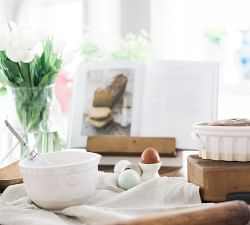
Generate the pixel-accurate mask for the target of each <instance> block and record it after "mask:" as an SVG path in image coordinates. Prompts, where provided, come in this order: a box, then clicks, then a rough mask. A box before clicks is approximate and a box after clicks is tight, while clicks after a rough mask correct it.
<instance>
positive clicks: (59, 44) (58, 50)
mask: <svg viewBox="0 0 250 225" xmlns="http://www.w3.org/2000/svg"><path fill="white" fill-rule="evenodd" d="M52 44H53V52H54V53H55V54H58V55H60V54H62V52H63V49H64V48H65V45H66V43H65V41H63V40H62V39H59V38H53V43H52Z"/></svg>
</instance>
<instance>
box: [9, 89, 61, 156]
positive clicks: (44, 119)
mask: <svg viewBox="0 0 250 225" xmlns="http://www.w3.org/2000/svg"><path fill="white" fill-rule="evenodd" d="M9 96H10V103H11V105H12V106H11V108H12V109H13V110H12V113H14V115H15V116H14V117H15V118H16V119H17V123H18V125H19V126H18V127H19V128H21V132H22V134H23V136H24V138H26V140H27V142H28V143H29V144H30V146H33V148H36V150H37V151H38V152H39V153H47V152H53V151H58V150H60V149H61V142H60V138H59V135H58V127H57V126H56V124H58V123H57V120H58V118H60V116H59V114H60V107H59V104H58V103H57V101H56V97H55V94H54V85H49V86H45V87H16V88H9ZM22 153H25V151H23V152H22Z"/></svg>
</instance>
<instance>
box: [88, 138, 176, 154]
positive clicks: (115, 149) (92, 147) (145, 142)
mask: <svg viewBox="0 0 250 225" xmlns="http://www.w3.org/2000/svg"><path fill="white" fill-rule="evenodd" d="M147 147H153V148H155V149H157V150H158V152H159V153H160V154H163V155H166V156H176V149H175V138H173V137H127V136H89V137H88V139H87V146H86V149H87V150H88V151H90V152H99V153H112V154H113V153H118V154H119V153H122V154H124V153H141V152H143V150H144V149H146V148H147Z"/></svg>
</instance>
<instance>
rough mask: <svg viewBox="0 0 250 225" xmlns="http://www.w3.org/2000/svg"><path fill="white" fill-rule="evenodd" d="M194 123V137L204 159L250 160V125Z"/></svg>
mask: <svg viewBox="0 0 250 225" xmlns="http://www.w3.org/2000/svg"><path fill="white" fill-rule="evenodd" d="M206 124H207V123H196V124H194V125H193V126H192V127H193V131H192V139H193V140H194V146H195V148H196V149H198V150H199V154H200V157H201V158H203V159H213V160H225V161H250V126H240V127H239V126H208V125H206Z"/></svg>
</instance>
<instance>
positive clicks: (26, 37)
mask: <svg viewBox="0 0 250 225" xmlns="http://www.w3.org/2000/svg"><path fill="white" fill-rule="evenodd" d="M11 41H12V43H13V44H15V46H16V47H18V46H19V47H21V48H24V49H33V48H34V47H35V46H36V44H37V42H38V38H37V34H36V33H35V31H34V30H33V29H32V28H31V27H28V26H18V27H16V28H14V29H13V30H12V31H11Z"/></svg>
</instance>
